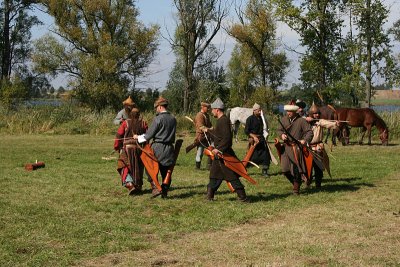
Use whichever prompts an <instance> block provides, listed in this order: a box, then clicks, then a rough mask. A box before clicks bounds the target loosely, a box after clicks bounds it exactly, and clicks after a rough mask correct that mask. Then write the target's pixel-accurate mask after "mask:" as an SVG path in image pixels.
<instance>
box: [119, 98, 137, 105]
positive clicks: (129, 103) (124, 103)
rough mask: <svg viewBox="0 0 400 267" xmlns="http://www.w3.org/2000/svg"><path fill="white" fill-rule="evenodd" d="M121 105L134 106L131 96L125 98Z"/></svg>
mask: <svg viewBox="0 0 400 267" xmlns="http://www.w3.org/2000/svg"><path fill="white" fill-rule="evenodd" d="M122 105H127V106H134V105H135V102H133V100H132V98H131V96H128V98H127V99H125V100H124V101H123V102H122Z"/></svg>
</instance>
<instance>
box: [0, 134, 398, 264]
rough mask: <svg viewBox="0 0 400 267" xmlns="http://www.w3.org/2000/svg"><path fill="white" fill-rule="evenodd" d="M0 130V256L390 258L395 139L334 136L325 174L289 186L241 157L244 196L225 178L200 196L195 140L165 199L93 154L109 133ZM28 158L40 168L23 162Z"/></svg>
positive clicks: (283, 260) (394, 228) (393, 256)
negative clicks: (352, 140) (133, 185)
mask: <svg viewBox="0 0 400 267" xmlns="http://www.w3.org/2000/svg"><path fill="white" fill-rule="evenodd" d="M0 137H1V138H0V151H1V154H0V170H1V175H0V192H1V193H0V194H1V198H0V215H1V216H0V218H1V221H0V243H1V245H0V266H71V265H72V266H193V265H195V266H399V265H400V254H399V249H400V231H399V229H400V200H399V195H400V180H399V179H400V172H399V161H400V146H399V142H398V141H392V142H391V145H390V146H388V147H382V146H380V145H379V144H378V141H377V140H376V139H375V140H374V142H373V143H374V144H373V145H372V146H359V145H350V146H346V147H343V146H341V145H339V146H338V147H334V148H333V152H331V153H329V154H330V156H331V157H330V159H331V169H332V175H333V177H332V178H329V177H325V179H324V183H323V188H322V190H321V191H317V190H315V189H314V188H311V189H304V188H302V190H301V195H300V196H299V197H296V196H293V195H292V194H291V186H290V184H289V182H287V181H286V180H285V178H284V177H283V176H282V175H281V174H280V173H279V167H278V166H272V167H271V173H272V174H273V175H272V176H271V177H270V178H263V177H262V176H261V175H260V174H259V173H260V171H259V170H257V169H255V168H251V169H250V170H249V173H250V175H251V176H252V177H253V178H254V179H256V180H257V181H258V185H257V186H253V185H251V184H249V183H247V182H244V183H245V185H246V190H247V194H248V195H249V198H250V200H251V203H249V204H244V203H241V202H238V201H237V200H236V195H235V194H232V193H230V192H229V190H228V188H227V187H226V186H225V185H222V186H221V188H220V190H219V192H218V193H217V195H216V201H214V202H207V201H205V192H206V184H207V182H208V172H207V171H206V170H200V171H199V170H195V168H194V152H193V151H192V152H191V153H189V154H184V151H183V150H182V151H181V152H182V153H181V154H180V156H179V158H178V163H177V166H176V168H175V171H174V175H173V182H172V190H171V192H170V194H169V197H168V199H161V198H156V199H151V198H150V195H151V192H150V187H149V184H148V183H145V184H144V188H145V191H144V192H143V194H142V195H139V196H135V197H130V196H128V195H127V191H126V190H125V188H122V187H121V185H120V179H119V177H118V175H117V172H116V171H115V168H116V161H115V160H111V161H107V160H103V159H102V157H107V156H109V155H110V153H111V152H112V144H113V137H112V136H111V135H110V136H93V135H60V136H57V135H19V136H9V135H1V136H0ZM192 139H193V137H186V138H185V142H184V144H183V147H185V146H186V145H188V144H189V143H190V141H191V140H192ZM245 145H246V143H245V142H244V141H241V142H240V143H239V144H235V145H234V149H235V151H236V152H237V154H238V155H239V156H240V157H242V156H243V155H244V153H245ZM112 156H116V155H115V154H113V155H112ZM35 160H39V161H44V162H45V163H46V167H45V168H43V169H38V170H36V171H32V172H28V171H25V170H24V164H25V163H28V162H34V161H35ZM203 161H204V159H203Z"/></svg>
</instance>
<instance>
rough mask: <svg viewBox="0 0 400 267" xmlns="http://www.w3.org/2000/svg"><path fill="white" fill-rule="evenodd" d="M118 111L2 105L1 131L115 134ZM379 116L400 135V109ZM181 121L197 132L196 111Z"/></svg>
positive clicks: (183, 131) (183, 129)
mask: <svg viewBox="0 0 400 267" xmlns="http://www.w3.org/2000/svg"><path fill="white" fill-rule="evenodd" d="M115 115H116V112H115V111H113V110H111V109H105V110H103V111H101V112H99V113H96V112H92V111H91V110H90V109H88V108H85V107H81V106H78V105H76V104H64V105H61V106H59V107H52V106H34V107H26V106H25V107H24V106H23V107H20V108H19V109H18V110H13V111H10V110H6V109H4V108H3V107H2V106H0V133H5V134H91V135H109V134H114V133H115V131H116V126H115V125H114V124H113V123H112V121H113V119H114V117H115ZM142 115H143V118H144V119H145V120H146V121H147V122H149V123H150V122H151V121H152V120H153V118H154V116H155V114H154V112H146V113H143V114H142ZM379 115H380V116H381V117H382V119H383V120H384V121H385V122H386V124H387V126H388V128H389V132H390V139H391V140H397V139H399V138H400V112H381V113H379ZM175 116H176V119H177V122H178V132H179V135H183V136H186V135H187V134H189V133H193V131H194V127H193V123H192V122H191V121H190V120H188V119H187V118H185V116H188V117H190V118H192V119H194V117H195V114H175ZM266 118H267V120H268V124H269V128H270V138H274V137H275V135H276V129H277V127H278V122H277V117H276V115H275V114H267V116H266ZM352 132H354V134H352V138H354V139H355V138H358V137H359V133H360V131H359V130H353V131H352ZM372 136H373V139H374V140H375V139H376V140H378V137H377V136H378V133H377V130H376V128H375V127H374V129H373V132H372ZM239 138H240V139H244V138H246V136H245V134H244V130H243V127H241V128H240V129H239Z"/></svg>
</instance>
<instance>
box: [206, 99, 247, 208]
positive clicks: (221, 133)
mask: <svg viewBox="0 0 400 267" xmlns="http://www.w3.org/2000/svg"><path fill="white" fill-rule="evenodd" d="M211 109H212V114H213V116H214V117H215V118H217V122H216V125H215V127H214V129H207V128H206V129H205V131H207V132H209V133H210V135H211V137H212V139H213V141H214V148H213V150H212V153H213V154H214V160H213V162H212V164H211V169H210V182H209V184H208V185H207V199H208V200H214V194H215V192H216V191H217V190H218V188H219V186H220V185H221V183H222V181H223V180H226V181H228V182H229V183H230V184H231V185H232V187H233V189H234V191H235V192H236V193H237V195H238V197H239V200H240V201H243V202H247V201H248V200H247V196H246V192H245V190H244V186H243V184H242V183H241V182H240V180H239V176H238V175H237V174H236V173H235V172H234V171H232V170H231V169H229V168H228V167H226V166H225V164H224V160H223V159H222V158H219V157H218V154H219V153H222V154H225V153H226V154H229V155H231V156H234V157H236V155H235V152H234V151H233V149H232V131H231V124H230V120H229V119H228V117H227V116H226V115H225V114H224V110H225V105H224V103H223V102H222V101H221V99H219V98H217V99H216V100H215V101H214V102H213V103H212V104H211Z"/></svg>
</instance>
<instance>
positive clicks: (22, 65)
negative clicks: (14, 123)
mask: <svg viewBox="0 0 400 267" xmlns="http://www.w3.org/2000/svg"><path fill="white" fill-rule="evenodd" d="M34 3H35V1H28V0H4V1H2V2H1V4H0V34H1V39H0V50H1V52H0V65H1V74H0V80H1V83H0V97H1V98H2V102H3V103H5V104H6V105H7V106H10V104H11V103H12V99H14V98H22V97H27V96H28V91H29V88H28V87H27V85H28V84H29V79H30V77H31V76H32V74H30V71H29V67H28V62H29V57H30V52H31V45H30V44H31V42H30V39H31V32H30V31H31V28H32V27H33V26H34V25H38V24H40V21H39V20H38V19H37V17H36V16H32V15H29V14H28V12H29V11H30V10H31V9H32V7H33V4H34ZM12 76H13V77H12Z"/></svg>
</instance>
